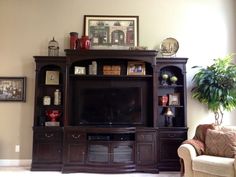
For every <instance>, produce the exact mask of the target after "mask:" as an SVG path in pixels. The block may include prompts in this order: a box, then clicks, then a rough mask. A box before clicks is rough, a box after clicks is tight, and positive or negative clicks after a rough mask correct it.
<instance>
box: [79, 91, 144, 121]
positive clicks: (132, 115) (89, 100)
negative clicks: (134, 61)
mask: <svg viewBox="0 0 236 177" xmlns="http://www.w3.org/2000/svg"><path fill="white" fill-rule="evenodd" d="M78 100H79V103H78V105H79V108H78V110H77V111H78V114H77V115H79V124H88V125H132V124H143V118H142V117H143V116H142V93H141V88H140V87H126V88H82V89H81V90H80V94H79V99H78Z"/></svg>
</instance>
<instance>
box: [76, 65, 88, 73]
mask: <svg viewBox="0 0 236 177" xmlns="http://www.w3.org/2000/svg"><path fill="white" fill-rule="evenodd" d="M74 74H76V75H85V74H86V68H85V67H82V66H75V72H74Z"/></svg>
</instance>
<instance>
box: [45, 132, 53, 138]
mask: <svg viewBox="0 0 236 177" xmlns="http://www.w3.org/2000/svg"><path fill="white" fill-rule="evenodd" d="M45 137H47V138H51V137H53V133H50V134H47V133H45Z"/></svg>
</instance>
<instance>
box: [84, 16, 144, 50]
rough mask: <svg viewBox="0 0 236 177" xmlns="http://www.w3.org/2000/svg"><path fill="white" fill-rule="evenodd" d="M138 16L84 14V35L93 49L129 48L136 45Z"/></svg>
mask: <svg viewBox="0 0 236 177" xmlns="http://www.w3.org/2000/svg"><path fill="white" fill-rule="evenodd" d="M138 24H139V18H138V16H108V15H107V16H98V15H85V16H84V35H86V36H89V38H90V39H91V48H93V49H129V48H130V47H135V46H138Z"/></svg>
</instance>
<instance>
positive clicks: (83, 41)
mask: <svg viewBox="0 0 236 177" xmlns="http://www.w3.org/2000/svg"><path fill="white" fill-rule="evenodd" d="M90 46H91V41H90V39H89V37H88V36H82V37H81V38H80V39H79V49H86V50H88V49H90Z"/></svg>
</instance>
